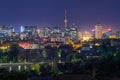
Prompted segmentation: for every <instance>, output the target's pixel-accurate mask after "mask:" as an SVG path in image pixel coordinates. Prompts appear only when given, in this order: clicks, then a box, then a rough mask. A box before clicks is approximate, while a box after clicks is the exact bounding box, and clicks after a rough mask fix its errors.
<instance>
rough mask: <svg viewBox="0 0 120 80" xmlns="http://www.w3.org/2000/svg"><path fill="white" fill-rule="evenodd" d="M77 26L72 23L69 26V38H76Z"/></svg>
mask: <svg viewBox="0 0 120 80" xmlns="http://www.w3.org/2000/svg"><path fill="white" fill-rule="evenodd" d="M77 33H78V32H77V27H76V26H75V25H72V26H71V27H70V28H69V37H70V39H72V40H76V39H77V36H78V35H77Z"/></svg>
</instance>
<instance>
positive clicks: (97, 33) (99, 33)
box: [95, 24, 103, 39]
mask: <svg viewBox="0 0 120 80" xmlns="http://www.w3.org/2000/svg"><path fill="white" fill-rule="evenodd" d="M102 35H103V33H102V25H101V24H97V25H96V26H95V38H96V39H102Z"/></svg>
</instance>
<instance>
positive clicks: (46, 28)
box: [43, 27, 51, 37]
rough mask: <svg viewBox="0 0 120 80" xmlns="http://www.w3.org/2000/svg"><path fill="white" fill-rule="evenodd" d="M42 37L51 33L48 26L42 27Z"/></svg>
mask: <svg viewBox="0 0 120 80" xmlns="http://www.w3.org/2000/svg"><path fill="white" fill-rule="evenodd" d="M43 31H44V32H43V33H44V37H50V35H51V28H50V27H44V30H43Z"/></svg>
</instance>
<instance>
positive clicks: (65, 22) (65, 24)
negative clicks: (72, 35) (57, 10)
mask: <svg viewBox="0 0 120 80" xmlns="http://www.w3.org/2000/svg"><path fill="white" fill-rule="evenodd" d="M67 22H68V21H67V11H66V10H65V20H64V27H65V28H66V27H67Z"/></svg>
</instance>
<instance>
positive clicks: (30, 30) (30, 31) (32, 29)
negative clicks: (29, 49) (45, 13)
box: [20, 26, 38, 36]
mask: <svg viewBox="0 0 120 80" xmlns="http://www.w3.org/2000/svg"><path fill="white" fill-rule="evenodd" d="M20 31H21V32H23V33H26V35H27V36H35V35H37V34H38V32H37V26H21V30H20Z"/></svg>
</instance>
